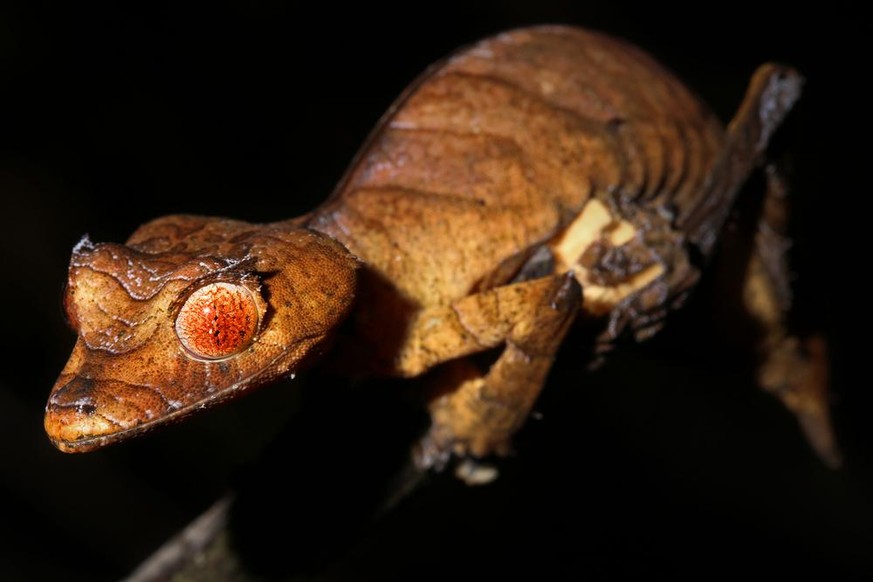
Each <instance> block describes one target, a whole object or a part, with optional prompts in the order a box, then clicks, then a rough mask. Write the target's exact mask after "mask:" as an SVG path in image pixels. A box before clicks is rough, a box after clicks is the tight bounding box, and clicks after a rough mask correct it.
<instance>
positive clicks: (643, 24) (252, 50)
mask: <svg viewBox="0 0 873 582" xmlns="http://www.w3.org/2000/svg"><path fill="white" fill-rule="evenodd" d="M644 6H645V8H641V7H638V6H633V5H630V4H629V3H626V2H610V3H606V4H604V3H583V2H558V1H550V0H539V1H537V2H532V3H529V4H527V3H522V2H499V3H480V4H475V5H474V4H473V3H467V4H464V5H460V6H458V5H454V4H443V3H409V4H407V5H405V6H404V7H395V8H390V9H389V8H387V7H381V6H372V5H369V4H365V5H362V6H359V7H357V8H355V9H348V8H344V7H341V6H340V5H338V4H337V5H334V4H333V3H324V4H323V5H322V6H319V7H312V6H310V7H308V8H307V9H306V10H302V9H295V8H291V7H290V6H281V5H278V4H272V3H263V2H255V3H240V4H239V5H237V6H236V7H235V8H215V7H211V8H194V7H190V6H188V7H186V6H181V5H180V6H175V5H174V6H169V7H165V8H157V7H156V6H155V5H153V4H149V5H148V7H147V8H144V9H142V10H137V9H131V8H124V9H122V8H118V7H113V6H100V7H94V6H92V7H87V8H85V7H81V6H74V3H70V4H69V6H64V7H61V6H53V5H41V4H39V3H27V4H25V3H23V2H22V3H20V5H18V6H16V5H12V6H9V5H4V7H3V8H0V106H2V107H0V201H2V205H0V219H2V224H0V241H2V247H0V251H2V254H0V269H2V281H0V289H2V295H0V306H2V317H0V321H2V326H0V342H2V343H0V354H2V356H0V357H2V362H3V367H2V370H3V375H2V376H0V431H2V432H0V435H2V438H0V503H2V507H3V511H2V514H0V579H3V580H18V579H21V580H24V579H27V580H34V579H48V580H51V579H60V578H61V577H63V578H64V579H67V580H113V579H118V578H120V577H123V576H124V575H125V574H127V573H128V572H130V571H131V570H132V568H133V567H134V566H135V565H136V564H137V563H138V562H140V561H141V560H142V559H144V558H145V557H146V556H148V555H149V554H150V553H151V552H152V551H153V550H154V549H155V548H156V547H157V546H158V545H159V544H160V543H161V541H162V540H164V539H165V538H166V537H168V536H169V535H170V534H171V533H173V532H174V531H175V530H176V529H178V528H179V527H180V526H182V525H183V524H184V523H186V522H187V521H188V520H190V519H191V518H192V517H194V516H195V515H197V514H198V513H199V512H200V511H202V510H204V509H205V508H206V507H208V506H209V504H210V503H211V502H212V501H213V500H214V499H216V498H217V497H218V496H219V495H220V494H221V493H222V492H224V491H225V490H227V489H229V488H232V487H235V488H237V489H238V490H239V491H240V500H241V501H240V506H241V507H243V508H244V509H245V511H243V510H240V511H239V512H238V515H239V517H238V518H236V522H237V523H238V531H239V533H238V534H237V539H238V543H239V546H240V548H241V549H242V555H243V556H244V557H245V561H246V564H247V567H248V568H250V569H251V570H252V571H255V572H258V573H260V574H261V575H264V576H279V575H282V576H290V575H293V574H295V573H298V572H300V571H305V572H308V573H310V574H313V573H322V574H324V575H326V574H325V572H330V573H331V575H332V576H333V577H335V578H337V579H357V578H370V577H376V576H379V577H381V578H382V579H394V578H396V579H401V578H402V579H406V578H408V577H412V576H416V577H419V578H431V577H432V578H436V577H441V578H442V577H445V576H449V575H451V576H462V577H463V576H464V575H465V574H466V575H470V576H473V575H485V574H488V575H493V576H501V575H507V574H514V573H524V572H530V573H537V574H548V575H551V576H550V577H555V576H556V575H559V574H561V575H565V576H570V575H572V576H573V577H579V578H582V579H604V578H611V577H617V576H620V575H623V574H637V575H641V574H650V575H668V576H683V577H684V576H688V577H691V576H698V575H699V576H701V577H705V578H708V577H714V576H718V575H720V574H726V573H733V574H739V573H784V574H798V573H805V574H810V573H811V574H819V575H828V576H830V577H832V579H833V578H845V577H850V576H859V575H863V574H867V575H871V574H873V557H871V555H870V548H871V547H873V545H871V543H873V535H871V528H873V496H871V494H870V489H871V486H873V459H871V454H873V447H871V429H870V428H869V425H870V423H869V422H868V418H869V416H870V412H869V408H868V405H869V400H870V399H869V396H868V395H867V394H866V392H867V391H868V386H869V379H868V378H867V377H866V376H863V375H855V372H854V370H858V369H860V366H853V365H852V364H853V363H854V362H857V361H864V359H863V358H864V356H863V355H862V356H861V359H860V360H859V359H856V358H855V357H852V356H850V355H849V354H850V352H851V351H852V348H853V347H855V348H857V347H862V346H863V347H866V346H867V345H868V343H869V341H868V340H866V339H855V338H856V334H854V333H852V332H861V333H863V332H864V331H865V319H866V318H865V312H864V307H863V306H864V305H865V303H867V302H868V299H867V298H866V291H865V286H864V284H863V283H862V282H861V281H860V279H859V277H860V274H861V273H863V272H864V261H865V260H866V257H867V256H868V255H869V252H868V251H866V249H865V248H864V247H863V246H862V243H863V241H865V240H866V239H867V237H868V236H869V227H865V220H866V218H865V215H866V213H867V211H866V210H865V209H864V207H863V204H864V202H865V198H866V197H867V196H869V178H865V171H866V168H865V165H864V164H865V157H866V155H867V154H868V152H869V150H870V146H869V137H868V136H867V135H866V133H865V132H866V131H868V130H869V121H868V117H869V113H868V107H869V106H868V103H867V99H868V94H866V93H865V90H864V89H862V86H861V82H862V79H863V78H864V77H866V76H869V73H868V62H869V58H868V55H867V54H866V53H864V52H862V47H863V48H864V51H868V48H867V45H866V43H865V40H864V39H865V35H866V34H869V32H870V28H869V24H867V22H866V21H865V20H864V19H862V18H861V17H860V15H859V14H858V13H857V11H853V10H851V7H850V5H839V4H838V3H835V2H832V3H829V4H828V5H827V6H818V7H817V8H816V9H815V10H804V9H800V8H795V9H793V10H791V11H785V12H783V11H780V10H777V9H776V8H775V7H774V8H768V7H765V6H762V5H761V4H760V3H757V4H755V3H749V4H743V3H739V4H738V3H730V4H729V5H709V4H706V5H703V4H701V5H700V7H699V8H697V9H695V10H691V11H689V10H687V9H679V8H675V7H671V6H669V5H667V4H663V3H646V4H645V5H644ZM546 22H562V23H571V24H579V25H584V26H589V27H593V28H598V29H601V30H605V31H607V32H611V33H613V34H616V35H618V36H622V37H624V38H627V39H629V40H631V41H633V42H635V43H636V44H638V45H640V46H642V47H644V48H645V49H647V50H649V51H650V52H652V53H653V54H654V55H655V56H656V57H658V58H659V59H660V60H662V61H663V62H664V63H666V64H667V65H668V66H669V67H671V68H672V69H674V70H675V71H676V72H678V73H679V75H680V76H681V77H682V78H684V79H686V80H687V81H688V83H689V85H690V86H692V87H693V88H694V89H695V90H697V91H698V92H699V93H700V94H701V95H702V96H703V97H704V98H705V99H706V100H707V101H708V102H709V103H710V104H711V105H712V106H713V108H714V110H715V111H716V113H717V114H718V115H719V116H720V117H721V118H722V119H725V120H726V119H728V118H729V117H730V115H731V114H732V112H733V110H734V109H735V107H736V105H737V103H738V102H739V100H740V99H741V97H742V94H743V91H744V89H745V84H746V81H747V79H748V77H749V76H750V75H751V73H752V71H753V70H754V67H755V66H756V65H757V64H759V63H760V62H762V61H764V60H779V61H782V62H786V63H790V64H792V65H795V66H796V67H798V68H799V69H800V70H801V71H802V72H803V73H804V75H805V76H806V77H807V80H808V82H807V85H806V88H805V95H804V98H803V101H802V102H801V104H800V106H799V107H798V109H797V110H796V111H795V112H794V113H793V114H792V116H791V119H790V123H789V125H788V127H786V128H785V130H784V132H783V135H781V136H780V140H781V142H783V145H784V147H785V149H786V150H788V154H789V155H790V157H791V159H792V160H793V168H794V171H793V175H792V180H793V182H794V185H795V194H794V200H795V211H796V219H797V220H796V222H795V233H796V241H797V243H796V245H795V247H794V249H793V259H794V264H795V266H796V272H797V274H798V277H797V281H796V287H797V301H796V304H797V310H798V315H799V318H800V322H801V324H802V326H803V327H805V328H807V329H818V330H822V331H824V332H825V333H827V335H828V337H829V339H830V341H831V355H832V360H833V368H834V369H833V378H832V384H833V403H834V415H835V421H836V426H837V433H838V438H839V439H840V441H841V443H842V445H843V449H844V452H845V459H846V462H845V466H844V467H843V469H841V470H839V471H830V470H828V469H826V468H824V467H823V466H822V465H821V464H820V463H819V462H818V461H817V460H816V459H815V458H814V457H813V456H812V455H811V454H810V453H809V451H808V449H807V448H806V445H805V443H804V442H803V440H802V438H801V436H800V434H799V431H798V429H797V427H796V425H795V423H794V421H793V419H792V418H790V416H789V415H788V414H787V413H786V412H784V411H783V410H782V408H781V407H780V405H779V404H778V403H776V402H775V401H773V400H772V399H771V398H770V397H768V396H766V395H763V394H760V393H759V392H758V391H757V390H756V389H755V388H754V387H753V386H752V384H751V383H750V382H749V381H748V378H747V375H748V370H746V369H744V368H743V367H742V366H739V365H735V361H734V359H733V354H732V353H731V352H730V351H728V350H727V349H724V348H723V346H720V343H719V337H718V333H717V332H716V331H714V330H713V328H712V326H710V325H709V322H710V319H711V318H710V315H709V314H710V313H711V310H712V309H717V304H718V302H717V300H718V295H717V293H718V289H711V288H707V287H711V285H710V286H707V285H706V284H704V289H702V290H701V293H699V294H698V296H696V297H695V300H694V301H693V302H692V305H690V306H689V310H688V312H687V313H686V314H684V315H680V316H678V317H676V318H675V321H674V322H673V325H672V326H671V328H670V330H669V331H668V332H666V333H664V334H663V335H662V336H659V337H658V338H656V339H655V340H654V341H652V342H650V343H648V344H647V345H645V346H640V347H630V348H628V350H627V351H625V352H621V353H618V354H616V357H615V358H614V359H613V360H611V361H610V363H609V364H607V366H606V367H605V368H604V369H602V370H600V371H598V372H595V373H588V372H586V371H585V369H584V366H583V364H582V362H581V360H582V359H583V358H580V357H579V354H577V353H574V352H572V350H571V349H570V348H569V347H568V348H567V349H565V350H564V351H563V352H562V354H561V357H560V358H559V361H558V364H557V365H556V368H555V371H554V373H553V375H552V377H551V380H550V383H549V385H548V387H547V390H546V393H545V395H544V398H543V400H542V402H541V403H540V406H539V408H540V410H541V411H542V412H543V418H542V420H539V421H536V422H532V423H531V424H530V425H529V426H528V427H527V428H526V429H525V431H524V432H523V434H522V435H521V436H520V438H519V441H518V454H517V455H516V456H515V457H514V458H512V459H510V460H509V461H508V462H506V463H505V464H504V466H503V467H502V468H503V476H502V477H501V479H500V480H498V482H497V483H496V484H495V485H493V486H491V487H487V488H477V489H467V488H465V487H463V486H461V485H459V484H457V483H455V482H454V481H453V480H452V479H450V478H446V477H435V478H432V479H430V480H429V481H427V482H426V483H425V484H424V486H423V487H422V488H421V489H420V490H419V491H418V492H417V493H416V494H414V496H412V497H411V498H410V499H408V500H406V501H405V502H403V503H401V505H400V506H398V507H397V508H395V509H394V511H392V512H390V513H389V515H388V517H386V518H384V519H382V520H381V521H378V522H377V523H368V522H366V521H362V520H360V519H358V518H357V517H356V513H355V511H354V509H353V508H351V507H352V506H353V505H354V500H355V499H357V496H358V494H359V493H362V492H363V493H362V496H366V494H369V493H372V492H373V491H378V490H379V488H380V487H383V486H384V485H385V477H384V471H382V470H381V469H380V470H376V468H377V467H385V466H391V464H392V463H393V462H394V461H395V460H396V459H397V458H398V457H397V456H396V455H398V454H399V453H397V451H405V450H406V447H407V446H408V444H409V427H408V426H407V425H408V424H409V423H411V422H412V421H411V420H410V421H409V422H406V421H405V420H404V419H403V416H404V415H406V414H410V415H413V413H412V412H411V411H410V410H409V409H408V408H407V407H406V406H405V405H402V404H395V403H393V394H394V391H395V389H396V391H400V389H399V388H398V387H397V386H394V385H393V384H391V383H388V384H385V385H379V386H371V385H364V386H363V387H361V386H357V387H353V388H352V389H348V388H343V387H342V386H339V385H338V383H337V382H335V381H333V380H330V379H319V380H318V381H313V380H312V378H320V377H319V376H317V375H316V376H312V377H310V379H309V380H307V379H303V380H300V379H298V380H295V382H296V383H298V384H300V385H301V387H300V388H298V387H295V386H294V385H293V384H292V383H290V382H283V383H280V384H279V385H278V386H276V387H272V388H267V389H265V390H264V391H263V392H262V393H259V394H257V395H255V396H252V397H249V398H247V399H245V400H244V401H240V402H238V403H236V404H235V405H234V406H233V407H229V408H228V409H225V410H220V411H214V412H213V413H210V414H208V415H204V416H203V417H200V418H197V419H195V420H193V421H192V422H191V423H189V424H187V425H183V426H179V427H174V428H171V429H169V430H167V431H166V432H164V433H162V434H159V435H155V436H153V437H150V438H147V439H144V440H142V441H139V442H132V443H129V444H125V445H120V446H118V447H113V448H110V449H107V450H105V451H101V452H96V453H93V454H89V455H83V456H68V455H63V454H61V453H59V452H57V451H55V450H54V449H53V448H52V447H51V446H50V445H49V443H48V441H47V440H46V439H45V437H44V434H43V432H42V420H41V416H42V410H43V407H44V403H45V399H46V397H47V395H48V391H49V389H50V387H51V385H52V383H53V382H54V380H55V377H56V375H57V373H58V372H59V371H60V369H61V367H62V366H63V364H64V362H65V360H66V357H67V355H68V354H69V350H70V348H71V347H72V344H73V340H74V337H73V334H72V332H70V331H69V329H68V328H67V327H66V326H65V323H64V319H63V314H62V312H61V309H60V294H61V289H62V287H63V282H64V277H65V272H66V263H67V261H68V259H69V253H70V249H71V248H72V246H73V245H74V244H75V242H76V241H77V240H78V239H79V237H81V236H82V235H83V234H84V233H89V234H90V236H91V238H92V239H93V240H95V241H122V240H124V239H125V238H126V237H127V236H128V235H129V234H130V232H132V230H133V229H134V228H135V227H136V226H138V225H139V224H141V223H142V222H144V221H146V220H148V219H151V218H154V217H156V216H159V215H163V214H169V213H175V212H191V213H199V214H211V215H224V216H232V217H236V218H241V219H247V220H251V221H269V220H274V219H278V218H285V217H290V216H295V215H298V214H301V213H303V212H306V211H308V210H309V209H311V208H312V207H313V206H314V205H316V204H317V203H318V202H319V201H320V200H322V199H323V198H324V197H326V195H327V194H328V193H329V192H330V191H331V189H332V187H333V186H334V184H335V183H336V182H337V180H338V179H339V177H340V176H341V174H342V172H343V170H344V169H345V167H346V166H347V164H348V163H349V161H350V159H351V157H352V155H353V154H354V152H355V151H356V149H357V147H358V146H359V145H360V144H361V142H362V141H363V139H364V138H365V136H366V134H367V132H368V131H369V129H370V128H371V127H372V125H373V124H374V123H375V122H376V120H377V119H378V118H379V116H380V115H381V113H382V112H383V111H384V110H385V109H386V108H387V106H388V105H389V104H390V103H391V101H392V100H393V98H394V97H395V96H396V95H397V94H399V92H400V91H401V90H402V89H403V88H404V86H405V85H406V84H407V83H408V82H409V81H410V80H412V79H413V78H414V77H415V76H416V75H417V74H418V73H419V72H420V71H421V70H422V69H423V68H424V67H426V66H427V65H428V64H430V63H431V62H433V61H435V60H437V59H439V58H441V57H442V56H444V55H445V54H446V53H448V52H450V51H451V50H454V49H455V48H457V47H459V46H461V45H464V44H466V43H469V42H472V41H474V40H476V39H477V38H480V37H482V36H485V35H488V34H491V33H494V32H497V31H500V30H502V29H505V28H510V27H515V26H521V25H526V24H535V23H546ZM865 228H866V230H865ZM704 292H707V293H709V295H708V297H709V298H710V299H706V300H705V299H703V295H704ZM713 297H714V298H715V300H714V301H712V300H711V298H713ZM570 346H571V347H572V343H571V344H570ZM858 352H860V350H858ZM368 389H370V390H372V396H370V394H369V393H368V392H366V390H368ZM362 390H363V392H362ZM349 403H353V404H349ZM366 403H369V407H368V406H367V405H366ZM373 410H376V411H377V413H373ZM371 413H373V414H374V416H368V415H369V414H371ZM413 416H414V415H413ZM286 427H290V428H286ZM270 442H272V443H273V444H272V445H270V444H268V443H270ZM262 451H266V452H265V453H264V454H263V455H261V452H262ZM284 472H287V473H288V474H289V475H290V477H288V478H286V477H282V476H281V474H282V473H284ZM274 529H275V533H269V535H267V534H264V533H263V532H273V530H274ZM562 577H564V576H562Z"/></svg>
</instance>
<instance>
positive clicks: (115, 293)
mask: <svg viewBox="0 0 873 582" xmlns="http://www.w3.org/2000/svg"><path fill="white" fill-rule="evenodd" d="M357 267H358V262H357V260H356V259H355V258H354V257H353V256H352V255H351V254H350V253H349V252H348V251H347V250H346V249H345V247H343V246H342V245H340V244H339V243H337V242H336V241H334V240H333V239H330V238H329V237H327V236H325V235H323V234H320V233H317V232H314V231H311V230H307V229H292V228H288V227H287V226H280V224H275V225H254V224H249V223H245V222H240V221H233V220H226V219H220V218H206V217H198V216H168V217H165V218H161V219H158V220H156V221H153V222H151V223H149V224H146V225H144V226H142V227H140V228H139V229H138V230H137V231H136V232H135V233H134V234H133V236H131V238H130V239H129V240H128V242H127V243H126V244H125V245H120V244H114V243H101V244H93V243H91V242H90V241H89V240H88V238H87V237H85V238H84V239H82V241H81V242H80V243H79V244H77V245H76V247H75V248H74V249H73V255H72V259H71V261H70V271H69V277H68V281H67V288H66V291H65V297H64V306H65V309H66V312H67V317H68V319H69V321H70V324H71V325H72V327H73V329H74V330H75V331H76V332H77V334H78V340H77V342H76V345H75V347H74V348H73V353H72V355H71V356H70V359H69V361H68V362H67V365H66V366H65V367H64V369H63V371H62V372H61V374H60V377H59V378H58V380H57V382H56V383H55V385H54V388H53V389H52V392H51V395H50V397H49V400H48V404H47V405H46V414H45V429H46V432H47V434H48V436H49V439H50V440H51V441H52V443H53V444H54V445H55V446H56V447H58V448H59V449H61V450H62V451H65V452H85V451H90V450H93V449H96V448H99V447H102V446H104V445H107V444H111V443H114V442H118V441H121V440H123V439H126V438H128V437H131V436H135V435H138V434H140V433H142V432H144V431H147V430H149V429H151V428H153V427H156V426H159V425H161V424H164V423H166V422H170V421H173V420H178V419H181V418H183V417H185V416H187V415H189V414H191V413H193V412H196V411H198V410H202V409H204V408H208V407H210V406H212V405H214V404H217V403H219V402H222V401H225V400H228V399H231V398H234V397H236V396H239V395H240V394H242V393H243V392H245V391H247V390H249V389H251V388H254V387H256V386H259V385H262V384H264V383H266V382H269V381H271V380H273V379H276V378H278V377H280V376H283V375H287V374H290V373H294V372H296V371H297V370H299V369H301V368H302V367H304V366H305V365H306V364H308V363H309V362H311V361H312V360H313V359H314V358H316V357H317V356H318V355H320V354H321V353H322V352H323V351H324V350H325V349H326V346H327V343H328V341H329V340H330V338H331V337H332V335H333V334H332V332H333V331H334V330H335V329H336V327H337V326H338V325H339V323H340V322H341V321H342V320H343V319H344V318H345V316H346V315H347V313H348V311H349V309H350V308H351V305H352V303H353V299H354V295H355V284H356V273H357Z"/></svg>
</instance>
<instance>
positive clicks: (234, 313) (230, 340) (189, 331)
mask: <svg viewBox="0 0 873 582" xmlns="http://www.w3.org/2000/svg"><path fill="white" fill-rule="evenodd" d="M259 319H260V317H259V313H258V304H257V301H255V297H254V295H253V293H252V291H251V290H250V289H249V288H248V287H246V286H244V285H239V284H235V283H229V282H226V281H217V282H214V283H209V284H208V285H204V286H203V287H200V288H199V289H197V290H195V291H194V292H193V293H191V295H189V296H188V298H187V299H186V300H185V303H184V304H183V305H182V307H181V309H179V313H178V315H177V316H176V324H175V329H176V336H177V337H178V338H179V341H180V342H181V343H182V346H183V347H184V348H185V349H186V350H187V351H188V353H189V354H191V355H192V356H193V357H195V358H197V359H201V360H221V359H224V358H229V357H231V356H234V355H236V354H238V353H240V352H241V351H243V350H244V349H246V348H247V347H249V345H251V343H252V340H254V338H255V334H256V333H257V331H258V324H259Z"/></svg>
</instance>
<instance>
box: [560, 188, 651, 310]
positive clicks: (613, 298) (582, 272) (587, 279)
mask: <svg viewBox="0 0 873 582" xmlns="http://www.w3.org/2000/svg"><path fill="white" fill-rule="evenodd" d="M637 235H638V229H637V227H635V226H634V225H633V224H632V223H630V222H628V221H627V220H624V219H622V218H617V217H615V216H613V215H612V213H610V211H609V209H608V208H607V206H606V205H605V204H604V203H603V202H601V201H600V200H590V201H589V202H588V203H587V204H586V205H585V207H584V208H582V212H580V213H579V216H577V217H576V220H574V221H573V222H572V223H570V225H569V226H567V228H566V229H565V230H564V231H563V232H562V233H561V234H559V235H558V237H557V238H555V240H554V241H553V242H552V244H551V250H552V255H553V257H554V260H555V271H556V272H558V273H561V272H566V271H572V272H573V275H575V277H576V280H577V281H579V283H580V284H581V285H582V296H583V298H584V300H583V304H582V309H583V311H585V312H586V313H588V314H590V315H595V316H601V315H605V314H607V313H609V312H610V311H611V310H612V309H613V308H615V306H616V305H618V303H619V302H620V301H621V300H622V299H624V298H625V297H627V296H628V295H630V294H631V293H635V292H636V291H639V290H640V289H642V288H643V287H645V286H646V285H648V284H649V283H651V282H652V281H654V280H655V279H657V278H658V277H660V276H661V275H662V274H663V273H664V266H663V265H661V264H657V263H656V264H653V265H650V266H648V267H646V268H645V269H643V270H642V271H639V272H638V273H635V274H633V275H631V276H629V277H627V278H626V279H625V280H623V281H621V282H620V283H618V284H616V285H610V286H606V285H599V284H597V283H595V282H594V281H593V280H592V277H591V273H590V271H589V269H588V268H587V267H585V266H584V265H582V264H581V263H580V262H579V259H580V257H582V256H583V255H584V254H585V252H586V251H587V250H588V249H589V248H590V247H591V245H593V244H595V243H598V242H607V243H609V244H611V245H612V246H622V245H625V244H627V243H629V242H631V241H633V240H634V239H635V238H636V237H637Z"/></svg>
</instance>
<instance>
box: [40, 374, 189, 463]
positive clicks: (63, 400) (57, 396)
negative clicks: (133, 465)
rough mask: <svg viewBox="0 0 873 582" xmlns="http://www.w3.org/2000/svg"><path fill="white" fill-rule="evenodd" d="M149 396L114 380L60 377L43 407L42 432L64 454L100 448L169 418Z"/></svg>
mask: <svg viewBox="0 0 873 582" xmlns="http://www.w3.org/2000/svg"><path fill="white" fill-rule="evenodd" d="M65 380H66V383H64V381H65ZM153 392H154V391H153V390H151V389H150V388H148V387H145V386H137V385H134V384H129V383H126V382H121V381H117V380H102V379H95V378H87V377H84V376H79V375H72V376H69V375H65V376H62V377H61V378H60V379H59V380H58V383H57V384H56V388H55V390H54V391H53V392H52V394H51V396H50V397H49V400H48V404H47V405H46V409H45V421H44V424H45V431H46V433H47V434H48V437H49V439H50V440H51V442H52V444H53V445H54V446H55V447H57V448H58V449H60V450H62V451H64V452H87V451H91V450H94V449H97V448H100V447H102V446H104V445H107V444H110V443H111V442H115V441H117V440H122V439H123V438H125V436H126V434H127V433H130V434H134V433H139V432H141V431H142V430H145V429H147V428H150V426H151V425H153V424H162V422H158V421H163V420H164V419H166V418H167V417H168V416H171V414H169V415H168V412H171V411H172V409H171V410H170V411H168V410H167V408H168V407H167V404H166V403H165V402H162V401H160V399H156V398H155V396H154V395H153Z"/></svg>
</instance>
